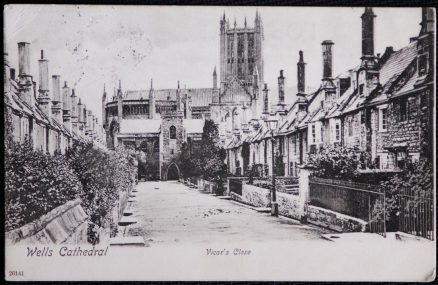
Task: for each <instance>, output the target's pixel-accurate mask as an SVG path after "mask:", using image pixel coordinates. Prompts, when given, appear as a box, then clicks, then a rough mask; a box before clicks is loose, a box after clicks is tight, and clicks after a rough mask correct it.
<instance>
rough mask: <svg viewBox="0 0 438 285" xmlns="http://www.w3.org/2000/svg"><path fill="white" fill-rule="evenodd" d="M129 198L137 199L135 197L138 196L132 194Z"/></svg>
mask: <svg viewBox="0 0 438 285" xmlns="http://www.w3.org/2000/svg"><path fill="white" fill-rule="evenodd" d="M129 197H130V198H135V197H137V195H135V194H130V195H129Z"/></svg>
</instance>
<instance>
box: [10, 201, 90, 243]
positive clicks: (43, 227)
mask: <svg viewBox="0 0 438 285" xmlns="http://www.w3.org/2000/svg"><path fill="white" fill-rule="evenodd" d="M87 220H88V216H87V214H86V213H85V211H84V209H83V208H82V206H81V200H79V199H77V200H72V201H69V202H67V203H65V204H64V205H61V206H59V207H57V208H55V209H53V210H52V211H50V212H49V213H47V214H45V215H43V216H41V217H40V218H39V219H37V220H35V221H33V222H31V223H28V224H26V225H24V226H22V227H20V228H18V229H15V230H12V231H10V232H7V233H6V242H7V243H9V244H35V243H38V244H64V243H67V244H81V243H87V224H88V223H87Z"/></svg>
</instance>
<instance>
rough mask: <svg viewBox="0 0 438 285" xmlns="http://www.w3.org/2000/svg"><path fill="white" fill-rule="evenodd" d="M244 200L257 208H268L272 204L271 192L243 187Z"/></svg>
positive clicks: (245, 185) (252, 187)
mask: <svg viewBox="0 0 438 285" xmlns="http://www.w3.org/2000/svg"><path fill="white" fill-rule="evenodd" d="M242 199H243V201H244V203H246V204H249V205H252V206H255V207H268V206H270V204H271V198H270V191H269V190H268V189H264V188H260V187H256V186H252V185H249V184H243V185H242Z"/></svg>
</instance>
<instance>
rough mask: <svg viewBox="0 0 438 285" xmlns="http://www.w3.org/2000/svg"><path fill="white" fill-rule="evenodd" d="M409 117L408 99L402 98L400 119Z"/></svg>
mask: <svg viewBox="0 0 438 285" xmlns="http://www.w3.org/2000/svg"><path fill="white" fill-rule="evenodd" d="M407 118H408V99H407V98H402V99H400V121H401V122H403V121H406V120H407Z"/></svg>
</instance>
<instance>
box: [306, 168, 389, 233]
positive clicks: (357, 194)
mask: <svg viewBox="0 0 438 285" xmlns="http://www.w3.org/2000/svg"><path fill="white" fill-rule="evenodd" d="M309 187H310V189H309V190H310V193H309V199H310V201H309V204H310V205H313V206H317V207H321V208H324V209H328V210H332V211H335V212H338V213H341V214H344V215H348V216H352V217H355V218H359V219H362V220H365V221H368V222H369V231H370V232H373V233H378V234H381V235H383V236H386V224H385V215H386V213H385V211H384V209H385V193H383V192H379V190H378V189H376V188H377V187H376V186H375V185H370V184H365V183H356V182H350V181H344V180H335V179H324V178H316V177H313V178H311V179H310V181H309ZM376 205H377V206H376Z"/></svg>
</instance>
